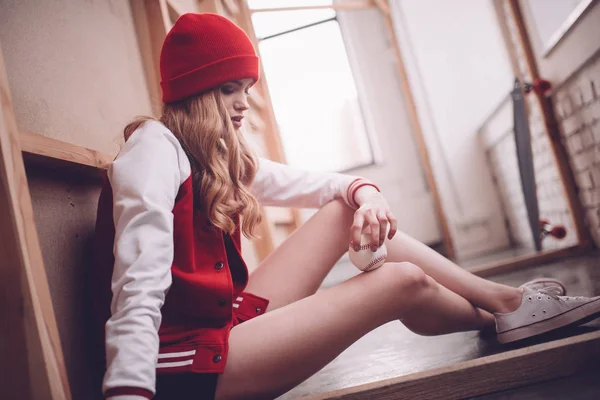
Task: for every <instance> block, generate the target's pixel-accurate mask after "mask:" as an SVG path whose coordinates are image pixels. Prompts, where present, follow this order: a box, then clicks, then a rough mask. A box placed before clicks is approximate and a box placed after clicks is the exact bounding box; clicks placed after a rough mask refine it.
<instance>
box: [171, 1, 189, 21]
mask: <svg viewBox="0 0 600 400" xmlns="http://www.w3.org/2000/svg"><path fill="white" fill-rule="evenodd" d="M166 4H167V12H168V13H169V19H170V20H171V22H172V23H175V21H177V19H179V17H181V16H182V15H183V14H184V13H185V12H184V11H183V10H181V9H180V8H179V6H177V5H176V4H174V3H173V2H172V1H169V0H166Z"/></svg>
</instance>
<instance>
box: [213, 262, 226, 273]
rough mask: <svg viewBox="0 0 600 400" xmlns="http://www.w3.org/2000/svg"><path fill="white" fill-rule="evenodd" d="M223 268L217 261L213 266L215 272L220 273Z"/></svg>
mask: <svg viewBox="0 0 600 400" xmlns="http://www.w3.org/2000/svg"><path fill="white" fill-rule="evenodd" d="M223 267H224V264H223V263H222V262H221V261H219V262H218V263H216V264H215V269H216V270H217V271H220V270H222V269H223Z"/></svg>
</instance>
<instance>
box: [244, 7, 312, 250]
mask: <svg viewBox="0 0 600 400" xmlns="http://www.w3.org/2000/svg"><path fill="white" fill-rule="evenodd" d="M238 10H239V13H238V14H237V15H236V16H235V17H236V22H237V23H238V25H239V26H240V27H241V28H242V29H243V30H244V31H245V32H246V33H247V34H248V36H249V37H250V39H251V40H252V43H254V46H255V48H256V51H257V53H258V54H259V56H260V50H259V46H258V40H257V38H256V34H255V32H254V26H253V25H252V15H251V13H250V9H249V8H248V4H247V2H246V1H239V2H238ZM260 74H261V78H260V80H259V81H258V82H257V84H256V85H255V88H254V90H255V91H256V92H257V94H258V96H257V97H258V99H260V100H259V102H260V103H261V105H262V107H260V108H259V109H258V110H256V111H258V112H259V114H260V117H261V119H262V120H263V122H264V125H265V130H264V132H263V133H264V136H265V140H264V142H265V144H266V146H267V149H266V150H267V155H268V157H269V158H270V159H271V160H273V161H277V162H281V163H285V162H286V159H285V153H284V151H283V144H282V143H281V136H280V134H279V130H278V128H277V119H276V118H275V112H274V110H273V105H272V104H273V103H272V101H271V96H270V94H269V87H268V84H267V79H266V77H265V73H264V70H263V69H262V66H261V73H260ZM290 212H291V213H292V219H293V221H294V222H293V224H291V225H290V226H289V227H288V231H290V232H292V231H294V230H295V229H297V228H298V227H300V225H302V216H301V214H300V212H299V211H298V210H293V209H292V210H291V211H290ZM265 223H267V222H266V218H265ZM264 231H265V232H266V231H267V229H266V228H265V229H264ZM269 231H270V229H269ZM271 242H273V241H272V240H271ZM261 260H262V259H261Z"/></svg>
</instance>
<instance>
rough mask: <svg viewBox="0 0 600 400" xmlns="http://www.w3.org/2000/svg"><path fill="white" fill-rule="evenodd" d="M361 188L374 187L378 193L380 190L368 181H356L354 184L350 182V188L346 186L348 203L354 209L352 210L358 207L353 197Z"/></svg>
mask: <svg viewBox="0 0 600 400" xmlns="http://www.w3.org/2000/svg"><path fill="white" fill-rule="evenodd" d="M363 186H372V187H374V188H375V189H376V190H377V191H378V192H381V190H380V189H379V187H378V186H377V185H375V184H374V183H371V182H369V181H366V180H364V179H360V178H359V179H356V180H355V181H354V182H352V183H351V184H350V186H348V200H349V203H350V204H351V205H352V206H353V207H354V208H358V207H359V205H358V203H357V202H356V199H355V198H354V196H355V195H356V192H357V191H358V189H360V188H361V187H363Z"/></svg>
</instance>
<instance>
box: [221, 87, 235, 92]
mask: <svg viewBox="0 0 600 400" xmlns="http://www.w3.org/2000/svg"><path fill="white" fill-rule="evenodd" d="M233 92H234V89H233V88H232V87H230V86H221V93H223V94H233Z"/></svg>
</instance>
